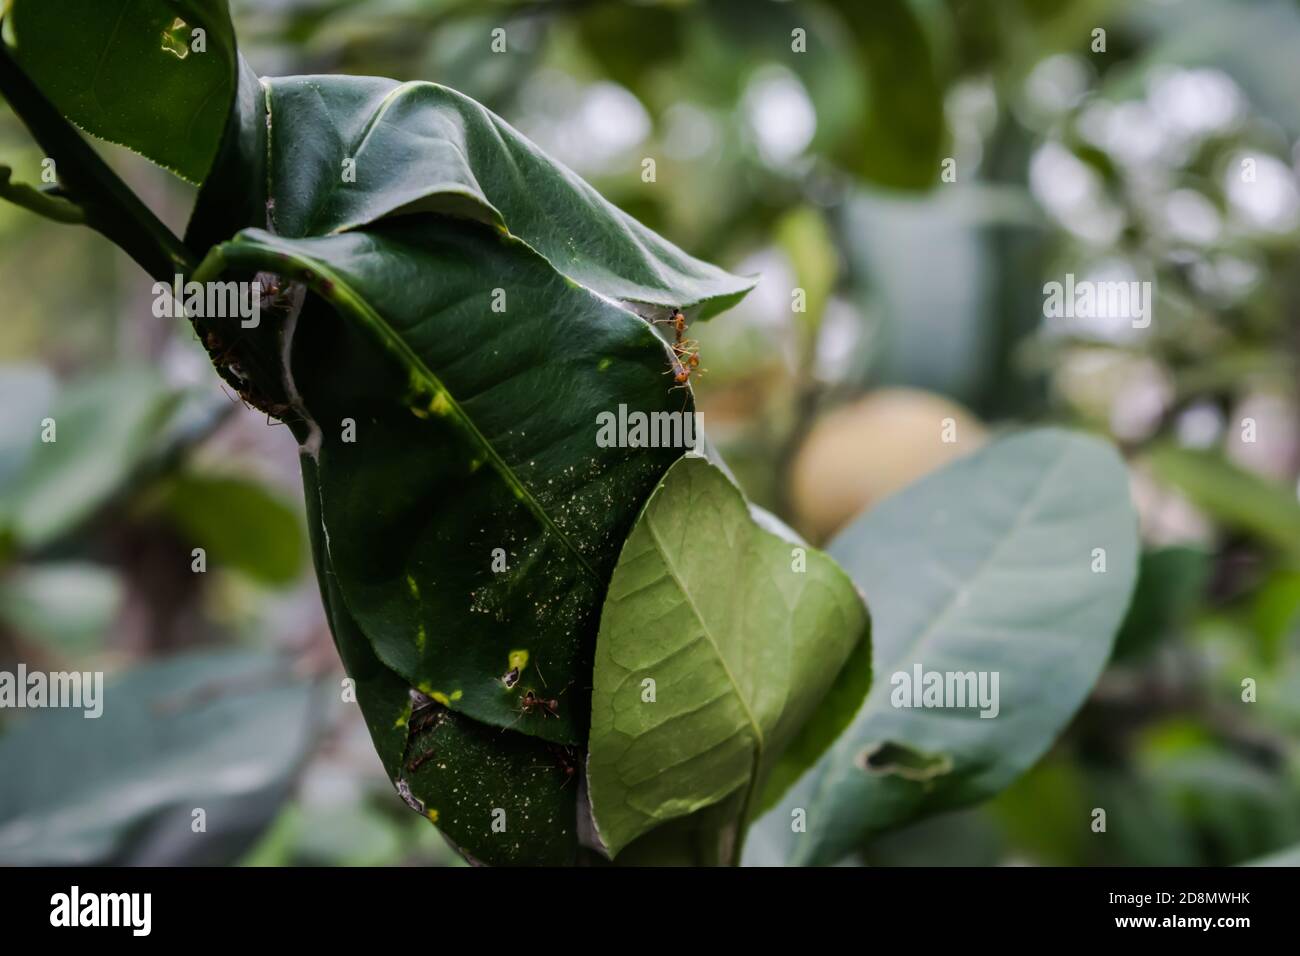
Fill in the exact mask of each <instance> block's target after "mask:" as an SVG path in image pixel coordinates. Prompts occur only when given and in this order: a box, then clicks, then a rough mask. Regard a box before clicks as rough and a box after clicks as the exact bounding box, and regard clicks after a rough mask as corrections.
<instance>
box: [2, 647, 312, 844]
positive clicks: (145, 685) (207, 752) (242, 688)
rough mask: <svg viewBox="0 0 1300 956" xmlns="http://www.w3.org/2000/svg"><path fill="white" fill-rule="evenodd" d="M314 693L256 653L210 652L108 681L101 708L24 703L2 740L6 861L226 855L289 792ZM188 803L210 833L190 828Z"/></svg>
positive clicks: (308, 742) (304, 745)
mask: <svg viewBox="0 0 1300 956" xmlns="http://www.w3.org/2000/svg"><path fill="white" fill-rule="evenodd" d="M319 700H320V698H319V697H318V696H316V697H314V695H313V693H312V686H311V685H309V684H305V683H303V682H301V681H298V680H295V679H293V678H292V677H291V676H290V675H289V674H288V672H287V668H284V667H283V666H282V665H280V664H278V663H276V662H275V661H274V660H268V658H267V657H265V656H264V655H261V654H254V653H247V652H239V653H230V652H218V653H198V654H186V655H182V656H177V657H174V658H171V659H168V660H164V661H161V662H158V663H152V664H148V665H145V666H142V667H139V668H136V669H135V670H133V671H130V672H128V673H127V674H125V675H124V676H122V677H121V678H120V679H116V680H110V681H107V682H105V685H104V686H103V688H102V695H101V702H102V704H103V713H102V714H101V716H99V717H97V718H86V717H83V711H82V710H81V709H69V708H59V709H47V710H41V711H32V712H30V713H28V714H27V715H26V716H25V718H23V719H21V720H19V721H15V722H14V723H13V724H12V725H10V726H9V727H8V728H7V730H6V733H5V734H4V736H2V737H0V766H3V767H4V768H5V785H4V787H0V862H3V863H6V864H9V865H14V864H43V865H60V866H86V865H96V864H100V865H146V866H147V865H220V864H223V863H229V862H231V861H233V860H234V859H236V858H238V856H239V855H240V854H242V853H243V852H244V851H245V850H246V849H247V848H248V847H249V846H251V844H252V843H253V841H254V840H255V839H256V838H257V836H258V835H259V834H260V833H261V832H262V830H263V829H264V828H265V827H266V826H267V825H268V824H269V823H270V822H271V820H272V819H273V818H274V816H275V814H276V812H277V811H278V810H279V808H280V806H281V805H282V804H283V802H284V799H285V798H286V797H287V796H288V793H289V787H290V784H291V782H292V779H293V775H294V773H295V771H296V770H297V769H298V767H299V766H300V764H301V762H302V760H303V759H304V757H305V755H306V754H307V753H308V751H309V750H310V748H311V746H312V745H313V743H314V741H315V739H316V733H315V727H316V720H314V718H318V717H319V714H317V713H316V711H317V709H318V708H317V707H316V706H315V703H316V702H319ZM6 713H10V712H9V711H6ZM196 807H201V808H202V809H203V810H204V811H205V812H206V825H207V831H206V832H205V833H201V834H196V833H195V832H194V831H193V830H192V829H191V826H192V823H193V817H192V812H193V810H194V808H196Z"/></svg>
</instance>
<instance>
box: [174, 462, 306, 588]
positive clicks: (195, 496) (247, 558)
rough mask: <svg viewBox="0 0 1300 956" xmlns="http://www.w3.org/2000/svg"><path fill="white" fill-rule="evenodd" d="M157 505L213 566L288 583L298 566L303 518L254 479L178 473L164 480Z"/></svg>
mask: <svg viewBox="0 0 1300 956" xmlns="http://www.w3.org/2000/svg"><path fill="white" fill-rule="evenodd" d="M159 506H160V507H161V508H162V509H163V510H164V511H165V512H166V514H167V515H168V517H170V518H171V520H172V521H173V522H174V523H175V524H176V525H177V526H178V527H179V528H180V530H181V531H182V532H183V533H184V534H185V535H186V538H187V540H188V541H189V542H190V543H192V544H195V545H198V546H199V547H202V548H204V549H205V551H206V552H207V555H208V559H209V560H210V561H211V562H212V566H214V567H228V568H232V569H235V570H238V571H242V572H243V573H245V574H247V575H249V576H250V577H253V578H255V579H257V580H259V581H261V582H263V583H265V584H270V585H287V584H292V583H293V582H294V581H295V580H296V579H297V577H298V574H299V572H300V571H301V570H302V565H303V558H304V557H305V555H306V552H307V546H306V541H305V540H304V537H303V531H302V528H303V525H302V519H301V518H300V517H299V516H298V514H297V513H296V512H295V511H294V509H293V508H292V507H290V506H289V504H288V503H286V502H285V501H283V500H282V499H281V498H280V497H278V496H277V495H274V494H272V493H271V492H270V491H269V490H268V489H267V488H265V487H264V486H262V485H261V484H259V483H257V482H255V481H251V480H249V479H246V478H238V477H230V476H218V475H199V474H194V473H182V474H179V475H177V476H176V477H174V478H172V479H170V480H168V481H167V482H166V483H165V485H164V487H163V488H162V489H161V499H160V502H159Z"/></svg>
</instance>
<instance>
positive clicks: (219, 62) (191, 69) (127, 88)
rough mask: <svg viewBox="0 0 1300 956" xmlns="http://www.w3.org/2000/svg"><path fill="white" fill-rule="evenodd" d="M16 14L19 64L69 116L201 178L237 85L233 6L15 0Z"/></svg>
mask: <svg viewBox="0 0 1300 956" xmlns="http://www.w3.org/2000/svg"><path fill="white" fill-rule="evenodd" d="M9 16H10V19H11V21H12V28H13V39H14V55H15V57H16V58H17V60H18V62H19V64H21V66H22V67H23V69H24V70H25V71H26V72H27V74H28V75H29V76H30V77H31V78H32V79H33V80H35V81H36V84H37V85H38V86H39V87H40V88H41V90H42V91H43V92H44V93H45V95H46V96H48V97H49V98H50V100H52V101H53V102H54V105H55V106H57V107H58V108H59V109H60V111H62V113H63V114H64V116H66V117H67V118H68V119H70V120H72V121H73V122H74V123H76V124H77V125H78V126H80V127H81V128H82V129H84V130H86V131H87V132H89V133H93V134H94V135H96V136H98V137H100V138H102V139H106V140H108V141H110V142H113V143H119V144H121V145H123V146H127V147H129V148H131V149H133V150H135V151H137V152H139V153H141V154H142V155H144V156H147V157H148V158H149V159H151V160H153V161H154V162H155V163H157V164H158V165H160V166H163V167H165V168H167V169H170V170H171V171H173V172H175V173H177V174H178V175H180V176H182V177H184V178H185V179H188V180H189V181H190V182H194V183H197V182H201V181H202V180H203V177H204V176H205V175H206V174H207V172H208V169H209V167H210V166H211V165H212V160H213V157H214V156H215V155H216V152H217V145H218V142H219V140H220V138H221V132H222V130H223V129H224V128H225V125H226V115H227V112H228V111H229V107H230V99H231V96H232V93H233V90H234V82H235V34H234V28H233V27H232V26H231V23H230V13H229V11H228V10H227V8H226V2H225V0H61V2H59V3H48V2H45V0H13V3H12V5H11V8H10V14H9ZM196 29H199V30H202V31H204V34H205V36H204V37H203V44H204V45H205V47H206V49H205V50H204V51H203V52H198V51H197V50H196V49H195V46H196V45H198V44H197V43H196V41H195V38H194V34H193V31H194V30H196Z"/></svg>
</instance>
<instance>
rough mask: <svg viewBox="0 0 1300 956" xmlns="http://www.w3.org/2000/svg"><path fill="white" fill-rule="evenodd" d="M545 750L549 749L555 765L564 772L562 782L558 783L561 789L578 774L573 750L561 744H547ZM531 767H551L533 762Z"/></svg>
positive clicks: (535, 768)
mask: <svg viewBox="0 0 1300 956" xmlns="http://www.w3.org/2000/svg"><path fill="white" fill-rule="evenodd" d="M547 750H549V751H550V752H551V756H552V757H554V758H555V765H556V766H558V767H559V768H560V772H561V773H562V774H564V783H562V784H560V789H561V790H563V789H564V788H565V787H567V786H568V785H569V781H570V780H572V779H573V778H574V777H576V776H577V775H578V764H577V760H576V759H575V754H574V750H573V748H572V747H566V746H564V745H563V744H548V745H547ZM533 769H534V770H550V769H552V768H551V767H550V766H548V765H546V764H533Z"/></svg>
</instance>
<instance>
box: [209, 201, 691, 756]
mask: <svg viewBox="0 0 1300 956" xmlns="http://www.w3.org/2000/svg"><path fill="white" fill-rule="evenodd" d="M218 256H219V259H218V260H215V261H214V263H213V267H214V268H219V267H220V266H222V265H227V266H230V267H233V268H234V269H235V270H236V271H239V272H244V273H248V272H253V271H256V270H259V269H269V270H274V271H275V272H277V273H279V274H281V275H282V276H284V277H285V278H287V279H294V280H299V281H303V282H306V283H307V284H308V285H309V286H310V288H311V289H312V290H313V291H314V292H315V293H316V294H317V295H318V296H319V297H320V298H321V299H323V300H324V301H325V302H327V303H329V304H330V305H332V306H333V307H334V308H335V309H336V310H337V312H336V313H331V312H329V311H328V310H322V311H321V312H320V314H314V315H313V316H312V318H311V320H310V323H309V324H308V323H307V320H306V319H303V320H302V323H301V324H307V326H308V328H309V329H310V331H309V332H307V333H299V334H296V335H294V337H293V340H292V342H293V348H292V356H293V357H292V370H293V378H294V380H295V389H296V390H297V392H298V393H299V394H300V396H301V411H300V412H299V416H300V417H303V418H305V419H308V420H309V421H310V422H311V426H312V428H313V429H314V431H313V433H312V437H310V438H309V439H308V444H307V448H308V452H307V453H308V454H309V455H314V456H316V457H317V465H318V474H319V488H320V497H321V500H320V513H321V516H322V520H323V522H324V526H325V529H326V531H327V534H328V540H329V556H330V559H331V563H332V565H333V567H334V569H335V570H336V571H337V573H338V575H339V585H340V588H341V590H342V592H343V594H344V597H345V600H346V601H347V605H348V607H349V609H350V610H351V612H352V614H354V615H355V617H356V619H357V622H358V624H359V625H360V627H361V629H362V630H363V631H364V632H365V634H366V636H367V637H368V638H369V640H370V641H371V642H372V643H373V644H374V646H375V649H376V651H377V652H378V654H379V657H380V658H381V660H383V662H384V663H385V664H386V665H387V666H388V667H390V668H391V669H393V670H394V671H396V672H397V673H398V674H401V675H402V676H403V677H404V678H405V679H406V680H407V681H408V684H409V686H412V687H416V688H419V689H421V690H422V691H423V692H424V693H426V694H429V695H431V696H435V697H438V699H445V700H446V702H447V703H448V705H449V706H451V707H452V708H453V709H455V710H458V711H462V712H464V713H466V714H467V715H469V716H471V717H474V718H475V719H477V720H481V721H485V722H487V723H491V724H495V725H497V726H500V727H505V726H512V727H517V728H518V729H521V730H524V731H525V732H527V733H533V734H537V735H539V736H544V737H546V738H547V739H550V740H553V741H556V742H560V743H566V744H576V743H580V742H581V741H582V739H583V737H584V732H585V724H586V715H587V713H588V708H587V705H586V696H587V690H586V688H587V679H586V678H587V675H588V674H589V673H590V661H591V652H592V645H593V643H594V637H595V630H596V615H597V614H598V613H599V606H600V600H601V596H602V592H603V589H604V585H605V582H606V581H607V580H608V576H609V574H610V573H611V572H612V569H613V565H614V562H615V560H616V558H617V547H618V545H619V543H620V542H621V541H622V540H623V537H624V535H625V534H626V533H627V530H628V529H629V528H630V527H631V524H632V521H633V519H634V518H635V515H636V512H637V510H638V508H639V507H640V504H641V502H642V501H643V500H644V499H645V497H646V496H648V494H649V493H650V490H651V489H652V488H653V487H654V483H655V482H656V481H657V480H658V478H659V476H660V475H661V474H662V473H663V471H664V470H666V469H667V467H668V465H670V464H671V463H672V461H674V460H675V459H676V458H677V457H678V456H679V455H680V454H681V452H682V450H683V446H682V444H681V441H680V439H679V441H678V444H677V446H676V447H656V448H637V447H617V446H611V447H600V445H599V444H598V443H597V432H598V428H597V422H598V416H600V415H601V414H602V413H606V412H608V413H611V414H613V413H616V412H617V410H618V409H619V407H620V405H626V406H627V407H628V408H629V409H633V410H639V411H642V412H646V413H655V414H658V413H665V412H672V413H678V414H682V413H683V412H689V411H690V406H689V395H682V394H680V393H677V392H675V391H674V390H673V389H672V384H671V379H670V378H669V377H668V376H667V374H666V373H667V372H668V370H669V366H668V361H667V350H666V347H665V345H664V344H663V342H662V341H661V340H660V339H659V338H658V337H657V336H656V335H655V333H654V332H653V331H652V330H651V329H650V327H649V326H648V325H647V324H646V323H645V322H644V321H643V320H641V319H639V318H637V317H636V316H634V315H632V314H631V313H629V312H626V311H624V310H622V309H620V308H618V307H617V306H616V305H614V304H613V303H611V302H609V301H608V300H606V299H603V298H601V297H599V296H596V295H593V294H591V293H589V292H587V291H586V290H584V289H582V288H580V287H578V286H575V285H574V284H573V283H571V282H568V281H566V280H565V279H564V278H563V277H562V276H559V275H557V274H556V273H555V272H554V271H553V270H552V269H551V268H550V267H549V266H548V264H547V263H546V262H545V260H543V259H541V258H540V257H539V256H537V255H536V254H535V253H533V252H532V251H531V250H530V249H528V247H527V246H525V245H524V244H522V243H520V242H519V241H518V240H514V239H510V238H507V237H505V236H502V235H500V234H494V233H490V232H487V231H486V230H483V229H482V228H481V227H478V226H473V227H468V228H467V227H466V226H465V225H464V224H458V223H456V222H455V221H452V220H448V219H434V218H426V217H408V218H403V219H402V220H399V221H394V222H392V223H389V224H384V225H382V226H375V227H371V229H370V230H368V231H367V232H364V233H361V232H351V233H344V234H342V235H338V236H332V237H328V238H321V239H303V240H288V239H284V238H281V237H276V236H272V235H270V234H267V233H263V232H260V231H256V230H249V231H247V232H245V233H243V234H241V236H240V237H239V238H238V239H237V240H235V241H233V242H231V243H228V244H226V245H224V246H222V247H221V249H220V252H219V253H218ZM494 289H501V290H503V292H504V296H505V298H504V300H503V301H504V302H505V303H506V309H505V311H503V312H494V311H493V309H492V302H493V299H494V291H493V290H494ZM348 421H351V422H353V423H354V427H355V436H350V435H349V434H348V431H347V429H348V428H349V426H348V425H347V424H346V422H348ZM624 444H627V443H624ZM502 562H504V570H502ZM494 567H495V569H494ZM516 659H519V660H525V659H526V663H525V665H524V666H523V667H522V669H521V675H520V676H521V679H520V680H519V681H518V682H516V683H513V684H512V685H511V686H509V687H507V686H505V684H504V683H503V678H504V677H505V675H506V674H507V673H508V672H509V671H510V670H511V669H512V666H513V665H512V661H513V660H516ZM529 690H532V691H534V692H535V693H538V694H542V693H545V694H547V695H548V696H550V695H563V694H565V693H567V694H568V697H567V699H565V700H563V701H562V702H561V703H562V706H561V707H560V708H559V710H560V713H559V719H547V718H546V717H544V716H543V715H542V714H540V713H537V712H534V713H531V714H522V713H521V711H520V700H521V697H522V695H523V694H525V693H527V691H529Z"/></svg>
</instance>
